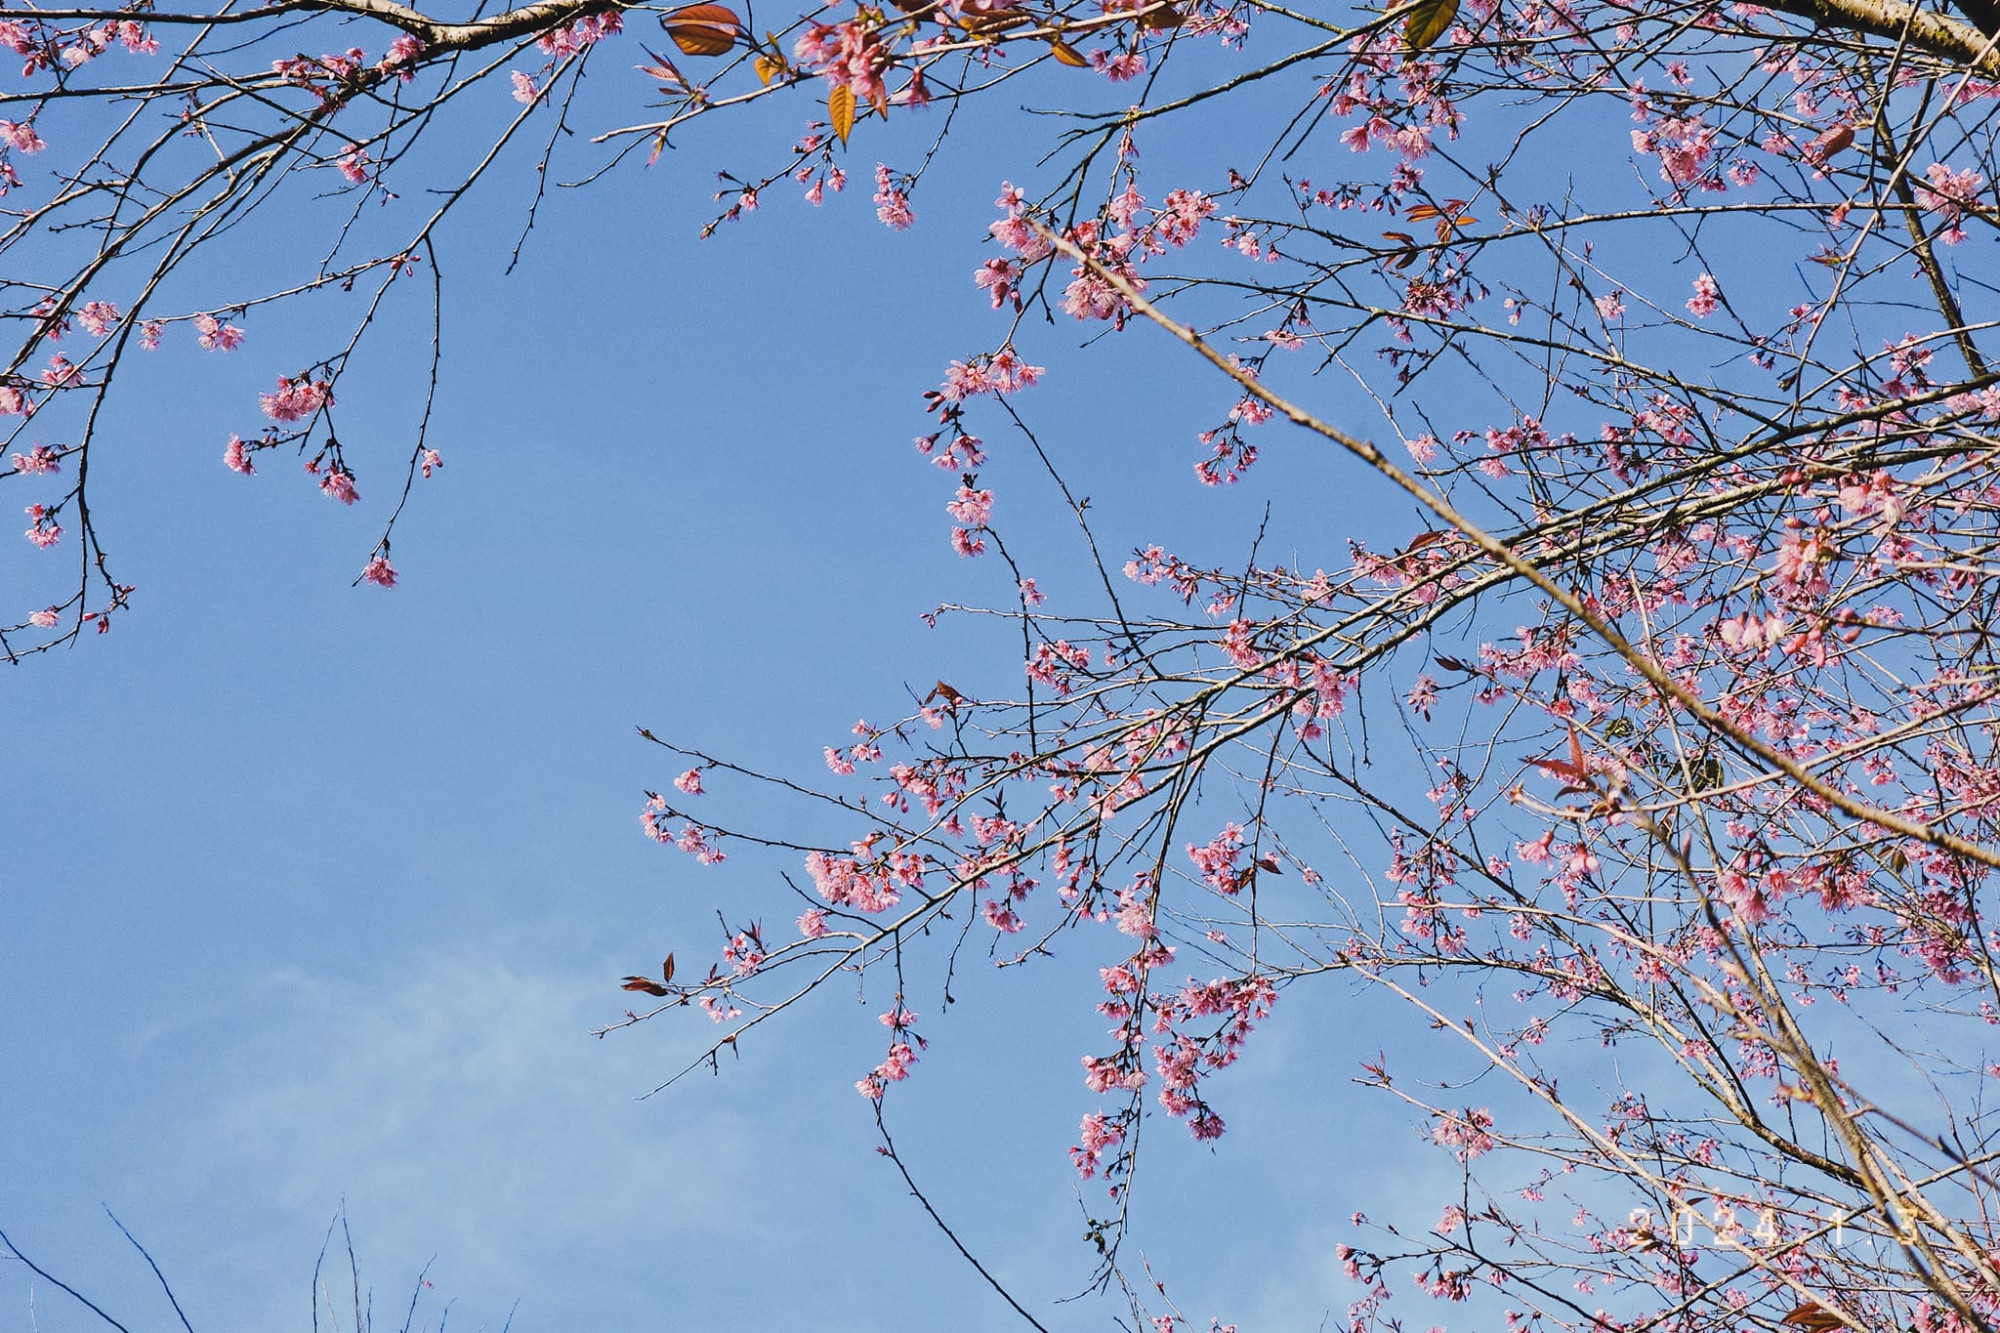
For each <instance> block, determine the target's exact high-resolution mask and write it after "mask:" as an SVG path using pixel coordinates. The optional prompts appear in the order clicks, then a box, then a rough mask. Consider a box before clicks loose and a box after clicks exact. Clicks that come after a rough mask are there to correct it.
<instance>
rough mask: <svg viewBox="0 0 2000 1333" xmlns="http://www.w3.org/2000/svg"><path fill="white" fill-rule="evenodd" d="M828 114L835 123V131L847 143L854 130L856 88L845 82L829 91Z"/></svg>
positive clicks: (827, 100)
mask: <svg viewBox="0 0 2000 1333" xmlns="http://www.w3.org/2000/svg"><path fill="white" fill-rule="evenodd" d="M826 115H827V119H828V120H829V121H830V122H832V124H833V132H834V133H835V134H837V135H839V136H840V141H841V142H842V143H846V142H847V136H848V135H849V134H851V133H853V131H854V90H853V89H852V88H850V87H848V86H847V85H846V84H844V83H843V84H841V85H840V86H839V87H838V88H835V89H834V90H833V91H832V92H830V93H828V94H827V95H826Z"/></svg>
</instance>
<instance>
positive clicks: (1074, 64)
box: [1049, 37, 1090, 69]
mask: <svg viewBox="0 0 2000 1333" xmlns="http://www.w3.org/2000/svg"><path fill="white" fill-rule="evenodd" d="M1049 50H1051V51H1053V52H1055V53H1056V63H1057V64H1059V65H1068V66H1069V67H1070V68H1071V69H1084V68H1087V67H1088V66H1089V64H1090V62H1089V61H1088V60H1085V59H1084V58H1083V53H1082V52H1081V51H1079V50H1077V49H1076V48H1075V47H1074V46H1071V45H1070V44H1069V43H1068V42H1066V41H1064V40H1063V39H1062V38H1060V37H1051V38H1049Z"/></svg>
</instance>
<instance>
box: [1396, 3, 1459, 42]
mask: <svg viewBox="0 0 2000 1333" xmlns="http://www.w3.org/2000/svg"><path fill="white" fill-rule="evenodd" d="M1403 9H1404V11H1405V12H1406V13H1407V14H1408V15H1409V18H1408V19H1407V20H1406V21H1405V22H1404V24H1403V47H1404V49H1405V50H1409V51H1423V50H1426V49H1428V48H1429V47H1430V46H1431V45H1432V44H1433V43H1435V42H1436V41H1437V39H1438V38H1440V37H1442V36H1444V35H1445V34H1446V33H1447V32H1449V31H1451V23H1452V20H1453V19H1455V18H1457V17H1458V0H1414V3H1411V4H1408V5H1405V6H1403Z"/></svg>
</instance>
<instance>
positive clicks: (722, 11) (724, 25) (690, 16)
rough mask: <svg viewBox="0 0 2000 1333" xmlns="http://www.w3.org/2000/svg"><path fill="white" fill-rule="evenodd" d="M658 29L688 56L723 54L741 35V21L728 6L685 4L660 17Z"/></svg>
mask: <svg viewBox="0 0 2000 1333" xmlns="http://www.w3.org/2000/svg"><path fill="white" fill-rule="evenodd" d="M660 26H661V27H662V28H665V29H666V30H667V36H669V37H671V38H673V39H674V45H675V46H678V47H679V48H680V49H681V54H682V55H690V56H719V55H722V54H724V53H725V52H727V51H728V50H729V48H730V47H732V46H734V45H736V39H737V38H739V37H741V36H742V35H743V20H742V19H740V18H738V17H736V11H735V10H733V9H731V8H729V6H727V5H687V6H685V7H683V8H681V9H676V10H674V11H673V12H672V13H670V14H662V15H660Z"/></svg>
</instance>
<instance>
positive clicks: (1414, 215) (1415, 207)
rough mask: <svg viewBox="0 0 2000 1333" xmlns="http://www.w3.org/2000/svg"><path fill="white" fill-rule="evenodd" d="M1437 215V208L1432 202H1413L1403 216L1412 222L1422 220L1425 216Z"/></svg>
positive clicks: (1432, 216)
mask: <svg viewBox="0 0 2000 1333" xmlns="http://www.w3.org/2000/svg"><path fill="white" fill-rule="evenodd" d="M1437 215H1438V211H1437V208H1436V206H1435V205H1432V204H1412V205H1411V206H1410V207H1409V208H1408V209H1406V210H1404V213H1403V216H1404V217H1406V218H1408V219H1409V220H1410V221H1412V222H1422V221H1423V220H1424V219H1425V218H1434V217H1436V216H1437Z"/></svg>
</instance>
